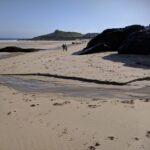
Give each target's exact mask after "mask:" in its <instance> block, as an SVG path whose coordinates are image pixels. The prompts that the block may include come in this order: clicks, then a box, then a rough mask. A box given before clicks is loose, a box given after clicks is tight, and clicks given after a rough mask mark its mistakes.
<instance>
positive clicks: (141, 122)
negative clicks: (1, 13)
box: [0, 41, 150, 150]
mask: <svg viewBox="0 0 150 150" xmlns="http://www.w3.org/2000/svg"><path fill="white" fill-rule="evenodd" d="M44 42H45V41H43V42H42V43H41V42H39V41H38V42H33V41H32V42H30V43H29V42H25V41H24V42H21V43H20V42H18V43H14V45H15V46H21V47H23V48H27V47H31V46H32V47H34V48H42V49H52V48H56V47H60V46H61V44H62V43H59V42H58V43H57V44H56V43H53V44H52V43H51V44H50V45H49V43H48V42H45V43H46V44H45V43H44ZM68 44H69V43H68ZM7 45H10V46H11V44H10V43H2V45H1V43H0V47H2V46H7ZM85 45H86V43H84V44H80V45H73V46H71V47H69V50H68V52H63V51H62V50H61V49H58V50H50V51H39V52H34V53H29V54H24V55H18V56H14V57H10V58H5V59H1V60H0V74H17V73H25V74H28V73H50V74H57V75H63V76H68V77H69V76H74V77H82V78H88V79H97V80H108V81H117V82H125V81H129V80H132V79H136V78H141V77H145V76H150V70H149V68H148V67H149V66H148V65H147V64H149V61H150V60H149V56H142V58H144V59H141V58H140V57H139V56H130V57H126V56H117V55H115V53H111V52H110V53H101V54H92V55H86V56H75V55H71V54H72V53H73V52H75V51H77V50H80V49H82V48H83V47H85ZM111 59H112V60H111ZM143 60H144V62H143ZM117 61H118V62H117ZM136 61H137V62H140V63H141V62H142V64H143V63H144V66H142V65H141V64H140V65H135V64H134V63H135V62H136ZM145 63H146V66H145ZM125 64H126V65H125ZM133 66H134V67H133ZM21 78H24V79H37V80H42V81H46V82H47V81H48V82H55V84H57V83H61V84H70V85H76V86H77V85H78V86H84V87H101V88H103V87H105V88H108V85H96V84H94V83H86V82H85V83H82V82H80V81H73V80H62V79H57V78H55V80H53V78H48V77H34V76H31V77H21ZM18 84H19V83H18ZM141 86H142V87H146V86H150V81H144V82H143V81H140V82H134V83H132V84H130V85H128V86H126V87H122V88H127V89H138V88H139V87H141ZM109 87H111V88H113V86H112V85H110V86H109ZM149 114H150V98H148V99H145V98H143V99H141V98H137V99H135V98H134V100H133V101H132V99H128V100H125V99H123V98H121V99H119V98H116V97H114V98H110V99H107V98H106V97H105V100H104V99H103V98H102V97H101V96H100V97H94V96H93V95H91V96H89V97H81V96H78V97H77V96H74V97H73V96H72V97H71V96H66V95H64V94H59V93H56V92H55V93H53V92H45V93H42V92H36V93H33V92H32V93H30V92H28V93H27V92H23V91H19V90H18V91H17V90H14V89H12V88H11V87H7V86H3V85H2V84H1V85H0V150H95V149H96V150H142V149H144V150H149V149H150V119H149ZM96 145H97V146H96Z"/></svg>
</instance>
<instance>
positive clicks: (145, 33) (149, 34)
mask: <svg viewBox="0 0 150 150" xmlns="http://www.w3.org/2000/svg"><path fill="white" fill-rule="evenodd" d="M118 53H119V54H144V55H145V54H150V30H140V31H137V32H135V33H133V34H131V35H130V36H129V37H128V39H127V40H126V41H125V42H124V44H123V45H122V46H121V47H120V48H119V50H118Z"/></svg>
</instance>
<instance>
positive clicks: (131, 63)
mask: <svg viewBox="0 0 150 150" xmlns="http://www.w3.org/2000/svg"><path fill="white" fill-rule="evenodd" d="M103 59H106V60H110V61H113V62H121V63H124V64H123V65H124V66H127V67H133V68H142V69H150V55H125V54H110V55H108V56H104V57H103Z"/></svg>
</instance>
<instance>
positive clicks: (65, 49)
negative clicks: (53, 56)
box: [65, 44, 68, 52]
mask: <svg viewBox="0 0 150 150" xmlns="http://www.w3.org/2000/svg"><path fill="white" fill-rule="evenodd" d="M65 50H66V52H67V50H68V48H67V44H65Z"/></svg>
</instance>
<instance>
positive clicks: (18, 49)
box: [0, 46, 38, 53]
mask: <svg viewBox="0 0 150 150" xmlns="http://www.w3.org/2000/svg"><path fill="white" fill-rule="evenodd" d="M35 51H38V49H34V48H28V49H23V48H20V47H15V46H9V47H5V48H1V49H0V52H9V53H13V52H24V53H28V52H35Z"/></svg>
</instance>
